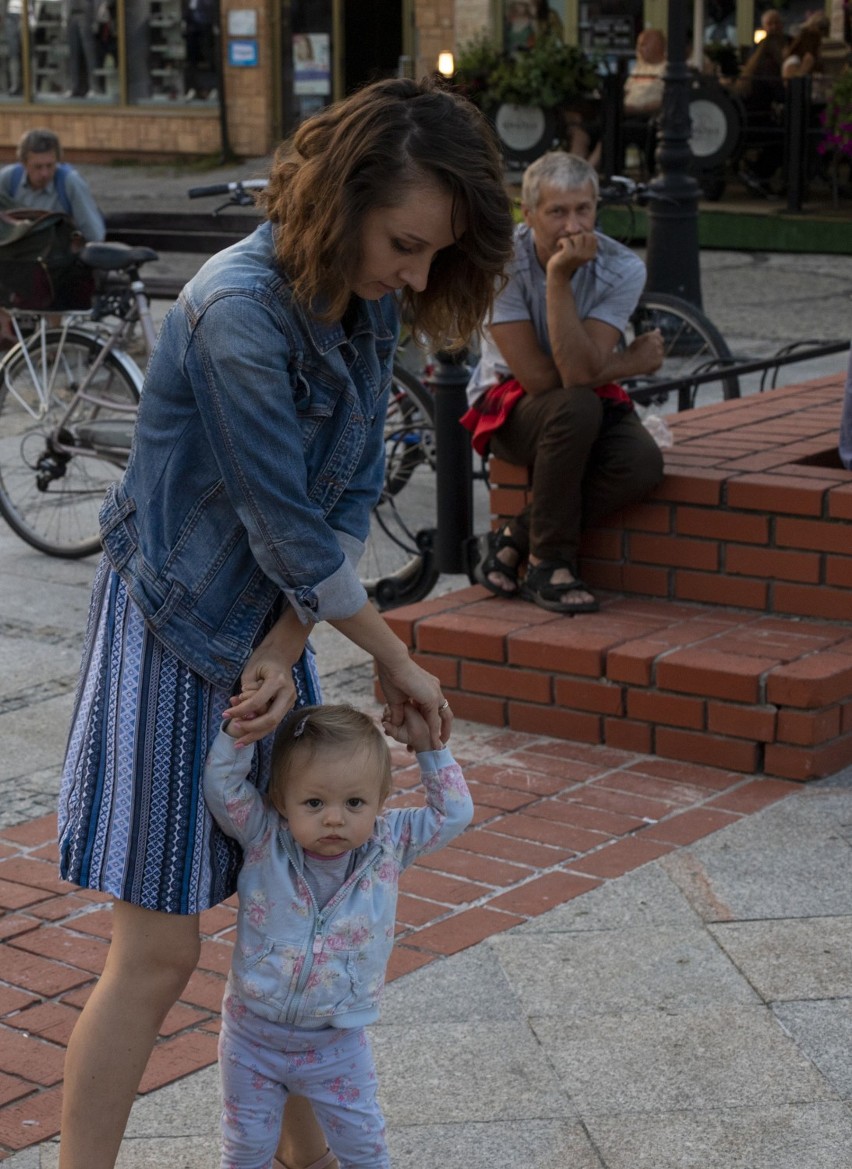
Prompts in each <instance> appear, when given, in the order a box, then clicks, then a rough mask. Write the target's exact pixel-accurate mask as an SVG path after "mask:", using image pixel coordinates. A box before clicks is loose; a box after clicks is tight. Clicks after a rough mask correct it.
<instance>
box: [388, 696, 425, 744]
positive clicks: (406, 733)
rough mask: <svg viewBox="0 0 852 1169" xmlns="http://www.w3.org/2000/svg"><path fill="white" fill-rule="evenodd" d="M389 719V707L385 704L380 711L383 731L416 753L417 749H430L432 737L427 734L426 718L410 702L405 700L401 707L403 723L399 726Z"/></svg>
mask: <svg viewBox="0 0 852 1169" xmlns="http://www.w3.org/2000/svg"><path fill="white" fill-rule="evenodd" d="M390 719H391V715H390V707H389V706H386V707H385V709H384V710H383V711H382V727H383V729H384V732H385V734H386V735H390V737H391V738H392V739H396V741H397V742H398V743H403V744H404V745H405V749H406V750H407V751H410V752H411V753H412V754H416V753H417V752H419V751H428V750H429V749H430V747H431V745H432V737H431V735H430V734H429V728H428V726H427V725H426V720H425V719H424V717H423V715H422V714H421V713H420V711H419V710H416V709H415V707H414V706H412V704H411V703H410V702H406V703H405V705H404V707H403V725H402V726H401V727H397V726H394V725H393V723H392V722H391V721H390Z"/></svg>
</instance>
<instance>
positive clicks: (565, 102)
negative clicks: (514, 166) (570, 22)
mask: <svg viewBox="0 0 852 1169" xmlns="http://www.w3.org/2000/svg"><path fill="white" fill-rule="evenodd" d="M455 80H456V83H457V84H459V85H460V86H461V87H462V88H463V89H464V91H465V92H466V93H467V94H468V96H469V97H470V98H471V99H472V100H473V101H475V102H476V103H477V105H479V106H480V107H481V108H482V109H483V110H484V111H485V112H486V113H487V114H488V115H489V117H491V118H492V119H493V120H494V122H495V125H496V127H497V133H498V135H499V136H500V139H501V141H502V143H503V148H504V150H505V151H506V153H507V155H508V156H509V157H510V159H512V160H513V161H516V162H520V163H526V162H530V161H532V159H533V158H535V157H537V156H538V155H539V154H541V153H542V152H543V151H544V150H547V149H549V148H550V147H551V146H553V145H556V144H557V143H560V144H562V145H563V146H565V145H567V146H569V148H570V144H571V142H572V131H573V130H575V129H576V127H578V126H579V125H580V123H581V122H582V121H583V120H584V119H585V118H586V117H587V116H588V114H589V110H590V102H591V99H592V98H593V97H595V96H596V94H597V88H598V82H599V77H598V73H597V68H596V64H595V61H594V60H593V59H591V58H589V57H587V56H586V54H585V53H584V52H583V51H582V49H579V48H577V47H576V45H566V44H565V42H564V41H563V40H561V38H559V37H558V36H556V35H555V34H553V33H543V34H541V35H540V36H539V37H538V38H537V39H536V41H535V43H534V44H533V45H531V46H530V47H528V48H527V47H525V48H523V49H518V50H516V51H515V52H514V53H512V54H508V53H505V52H503V51H502V50H501V49H500V48H499V47H498V46H496V45H495V44H494V42H493V41H491V40H490V38H488V37H487V36H481V37H479V38H477V39H476V40H474V41H472V42H470V43H469V44H467V45H466V46H463V47H462V50H461V52H460V54H459V59H458V66H457V72H456V77H455Z"/></svg>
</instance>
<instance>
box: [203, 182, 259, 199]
mask: <svg viewBox="0 0 852 1169" xmlns="http://www.w3.org/2000/svg"><path fill="white" fill-rule="evenodd" d="M265 186H266V179H236V180H235V181H234V182H231V183H213V184H211V186H209V187H190V188H189V190H188V191H187V195H188V196H189V198H190V199H203V198H204V197H205V196H207V195H234V194H239V192H240V191H262V190H263V188H264V187H265Z"/></svg>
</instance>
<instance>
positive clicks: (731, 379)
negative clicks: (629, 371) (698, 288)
mask: <svg viewBox="0 0 852 1169" xmlns="http://www.w3.org/2000/svg"><path fill="white" fill-rule="evenodd" d="M651 329H659V330H660V332H661V333H662V335H663V347H664V356H663V364H662V365H661V366H660V368H659V369H658V370H657V372H656V373H655V374H653V375H651V376H647V377H646V376H642V377H635V378H627V379H625V381H624V387H625V389H626V390H627V391H628V393H629V394H630V396H631V397H632V398H634V399H635V401H637V402H638V403H640V405H662V404H663V403H665V402H666V401H668V399H669V397H670V395H671V394H672V393H674V392H676V393H677V408H678V410H691V409H692V407H693V406H707V405H709V404H710V403H711V402H719V401H722V400H723V399H726V398H738V397H739V396H740V383H739V379H738V378H737V377H736V375H735V374H730V373H725V363H726V362H731V361H732V360H733V358H732V357H731V351H730V349H729V348H728V346H727V344H726V343H725V339H724V337H723V336H722V334H721V333H720V332H719V330H718V329H717V328H716V326H715V325H714V324H713V323H712V322H711V321H709V320H708V319H707V317H705V316H704V314H703V313H702V312H701V311H700V309H697V308H696V307H695V306H694V305H692V304H690V303H689V302H688V301H686V300H681V299H680V297H678V296H667V295H665V294H664V293H661V292H648V293H644V294H643V295H642V296H641V297H640V298H639V304H638V305H637V307H636V311H635V312H634V313H633V316H632V317H631V318H630V325H629V329H628V333H627V342H628V343H629V342H630V341H632V340H633V338H634V337H636V336H638V335H639V334H640V333H648V332H650V330H651ZM714 373H718V377H713V378H712V380H710V381H706V382H700V383H698V384H696V383H695V381H694V380H693V379H694V378H696V377H699V376H701V375H703V374H714ZM669 381H677V382H679V383H680V384H679V385H678V387H677V389H676V391H675V390H671V389H669V390H657V391H655V389H654V387H655V385H658V384H659V383H661V382H669Z"/></svg>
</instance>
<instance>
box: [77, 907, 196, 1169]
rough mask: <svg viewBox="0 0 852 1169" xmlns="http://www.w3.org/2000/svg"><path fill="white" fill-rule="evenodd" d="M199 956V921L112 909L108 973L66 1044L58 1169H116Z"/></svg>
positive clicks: (141, 911) (144, 911)
mask: <svg viewBox="0 0 852 1169" xmlns="http://www.w3.org/2000/svg"><path fill="white" fill-rule="evenodd" d="M198 954H199V937H198V917H197V916H195V915H190V916H187V917H180V916H177V915H175V914H167V913H156V912H154V911H152V910H148V909H140V908H139V906H136V905H128V904H127V903H126V902H122V901H117V902H116V903H115V905H114V907H113V931H112V942H111V944H110V948H109V954H108V955H107V960H106V965H105V967H104V972H103V974H102V975H101V977H100V979H99V981H98V984H97V986H96V987H95V989H94V991H93V992H92V995H91V997H90V998H89V1001H88V1002H87V1003H86V1006H85V1007H84V1009H83V1012H82V1014H81V1015H80V1018H79V1019H78V1020H77V1025H76V1026H75V1028H74V1032H73V1034H72V1036H71V1039H70V1041H69V1043H68V1053H67V1056H66V1059H65V1086H64V1095H63V1104H62V1136H61V1142H60V1149H59V1165H60V1169H112V1167H113V1165H114V1164H115V1159H116V1157H117V1155H118V1149H119V1146H120V1145H121V1139H122V1137H123V1135H124V1129H125V1126H126V1124H127V1118H128V1116H129V1114H130V1108H131V1105H132V1104H133V1099H134V1097H135V1095H136V1091H137V1089H138V1087H139V1081H140V1080H141V1078H142V1073H143V1072H144V1070H145V1065H146V1064H147V1062H148V1057H149V1055H150V1054H151V1049H152V1047H153V1046H154V1041H155V1039H156V1038H157V1033H158V1031H159V1030H160V1027H161V1025H162V1022H163V1019H164V1018H165V1017H166V1015H167V1014H168V1012H169V1009H170V1008H171V1007H172V1005H173V1004H174V1003H175V1002H176V1001H177V998H178V996H179V995H180V993H181V991H182V990H183V988H184V987H185V986H186V983H187V981H188V979H189V976H190V975H191V974H192V972H193V970H194V969H195V966H196V963H197V961H198Z"/></svg>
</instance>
